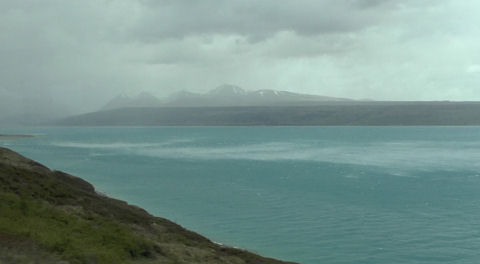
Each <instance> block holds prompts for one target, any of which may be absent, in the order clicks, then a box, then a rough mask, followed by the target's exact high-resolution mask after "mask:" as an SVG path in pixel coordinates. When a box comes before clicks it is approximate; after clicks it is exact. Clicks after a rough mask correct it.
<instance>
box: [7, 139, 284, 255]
mask: <svg viewBox="0 0 480 264" xmlns="http://www.w3.org/2000/svg"><path fill="white" fill-rule="evenodd" d="M33 261H36V262H33ZM0 263H2V264H3V263H239V264H240V263H272V264H275V263H285V262H281V261H277V260H273V259H268V258H263V257H261V256H258V255H255V254H252V253H249V252H246V251H243V250H238V249H233V248H228V247H222V246H219V245H217V244H214V243H212V242H211V241H209V240H208V239H207V238H205V237H202V236H200V235H198V234H196V233H194V232H191V231H188V230H186V229H184V228H182V227H181V226H179V225H177V224H175V223H173V222H170V221H168V220H166V219H163V218H159V217H154V216H152V215H150V214H148V213H147V212H146V211H145V210H143V209H140V208H138V207H135V206H131V205H128V204H127V203H125V202H123V201H119V200H115V199H112V198H108V197H105V196H101V195H99V194H97V193H96V192H95V190H94V188H93V186H92V185H90V184H89V183H87V182H86V181H84V180H82V179H80V178H77V177H74V176H71V175H68V174H65V173H62V172H59V171H50V170H49V169H48V168H46V167H45V166H43V165H41V164H39V163H37V162H34V161H32V160H29V159H27V158H25V157H22V156H20V155H19V154H17V153H15V152H13V151H11V150H8V149H5V148H0Z"/></svg>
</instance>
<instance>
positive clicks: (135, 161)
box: [0, 127, 480, 264]
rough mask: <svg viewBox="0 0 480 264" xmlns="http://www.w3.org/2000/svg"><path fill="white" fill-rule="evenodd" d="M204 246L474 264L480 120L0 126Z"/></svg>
mask: <svg viewBox="0 0 480 264" xmlns="http://www.w3.org/2000/svg"><path fill="white" fill-rule="evenodd" d="M6 132H11V133H27V134H28V133H31V134H36V135H38V136H37V137H35V138H28V139H19V140H11V141H0V145H1V146H6V147H9V148H11V149H13V150H16V151H18V152H20V153H22V154H24V155H27V156H28V157H31V158H32V159H35V160H38V161H40V162H42V163H44V164H46V165H47V166H49V167H51V168H55V169H59V170H63V171H66V172H69V173H72V174H75V175H78V176H81V177H83V178H85V179H86V180H88V181H90V182H92V183H93V184H94V185H95V186H96V187H97V190H98V191H100V192H104V193H106V194H108V195H110V196H113V197H116V198H119V199H123V200H127V201H129V202H130V203H133V204H137V205H139V206H141V207H144V208H146V209H147V210H148V211H150V212H151V213H153V214H155V215H160V216H163V217H166V218H169V219H171V220H174V221H175V222H177V223H179V224H181V225H183V226H185V227H187V228H189V229H192V230H195V231H197V232H199V233H201V234H204V235H206V236H208V237H209V238H211V239H212V240H214V241H216V242H219V243H223V244H227V245H232V246H237V247H241V248H246V249H249V250H252V251H255V252H257V253H260V254H263V255H266V256H271V257H275V258H280V259H284V260H291V261H297V262H301V263H306V264H309V263H311V264H316V263H382V264H383V263H480V253H479V249H480V128H479V127H133V128H131V127H130V128H123V127H114V128H34V129H10V130H6V129H3V130H0V134H1V133H6Z"/></svg>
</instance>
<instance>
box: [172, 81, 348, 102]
mask: <svg viewBox="0 0 480 264" xmlns="http://www.w3.org/2000/svg"><path fill="white" fill-rule="evenodd" d="M338 101H351V100H350V99H345V98H336V97H328V96H319V95H311V94H299V93H293V92H287V91H277V90H270V89H262V90H256V91H246V90H244V89H242V88H240V87H238V86H235V85H228V84H225V85H222V86H219V87H217V88H215V89H213V90H211V91H209V92H207V93H204V94H200V93H192V92H186V91H183V92H180V93H175V94H174V95H172V96H170V97H169V98H168V99H167V101H166V105H169V106H257V105H258V106H269V105H282V104H283V105H295V104H297V105H300V104H302V103H308V102H310V103H311V102H338Z"/></svg>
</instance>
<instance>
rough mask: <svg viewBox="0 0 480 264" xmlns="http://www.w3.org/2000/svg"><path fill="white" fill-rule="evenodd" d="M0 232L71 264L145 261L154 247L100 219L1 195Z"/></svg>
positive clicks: (121, 228) (9, 194)
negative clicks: (42, 248)
mask: <svg viewBox="0 0 480 264" xmlns="http://www.w3.org/2000/svg"><path fill="white" fill-rule="evenodd" d="M0 212H1V215H0V232H1V233H7V234H11V235H18V236H21V237H23V238H25V239H31V240H33V241H36V242H38V244H39V245H40V246H42V247H44V248H46V249H48V250H49V251H52V252H55V253H57V254H60V255H62V256H63V257H64V258H65V259H67V260H69V261H71V262H72V263H87V262H91V261H94V262H99V263H128V261H125V260H128V259H135V258H148V257H149V256H151V255H152V251H153V250H154V247H153V243H151V242H150V241H148V240H147V239H145V238H143V237H141V236H139V235H135V234H134V233H133V232H132V231H131V230H129V228H127V227H125V226H123V225H121V224H119V223H116V222H114V221H112V220H109V219H105V218H103V217H99V216H92V215H85V214H83V213H79V214H72V213H66V212H65V211H63V210H60V209H57V208H54V207H53V206H51V205H50V204H48V203H43V202H38V201H33V200H25V199H21V198H20V197H19V196H18V195H15V194H11V193H0Z"/></svg>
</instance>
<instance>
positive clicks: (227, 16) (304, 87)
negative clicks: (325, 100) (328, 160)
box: [0, 0, 480, 117]
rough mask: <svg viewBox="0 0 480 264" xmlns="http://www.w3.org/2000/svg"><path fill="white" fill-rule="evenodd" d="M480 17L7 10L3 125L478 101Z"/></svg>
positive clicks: (145, 6) (377, 1) (269, 4)
mask: <svg viewBox="0 0 480 264" xmlns="http://www.w3.org/2000/svg"><path fill="white" fill-rule="evenodd" d="M479 11H480V3H479V2H478V1H475V0H464V1H454V0H440V1H433V0H417V1H414V0H406V1H393V0H384V1H382V0H336V1H334V0H323V1H318V0H317V1H314V0H300V1H287V0H263V1H253V0H244V1H241V0H232V1H221V0H205V1H187V0H175V1H174V0H160V1H153V0H138V1H120V0H101V1H97V0H85V1H80V2H77V1H73V2H72V1H60V0H45V1H37V0H26V1H14V0H4V1H1V2H0V31H1V32H2V34H0V43H1V44H0V113H1V114H0V117H1V116H5V115H7V114H8V115H11V114H15V113H17V114H18V113H21V112H28V111H39V109H43V110H42V111H45V112H49V111H50V112H51V111H57V110H55V109H63V111H66V110H67V109H69V110H70V112H82V111H91V110H95V109H96V108H98V107H100V106H101V105H102V104H103V103H105V102H106V101H108V100H109V99H110V98H112V97H114V96H115V95H117V94H119V93H127V94H135V93H138V92H140V91H149V92H152V93H154V94H156V95H158V96H165V95H167V94H169V93H171V92H174V91H177V90H182V89H186V90H192V91H205V90H208V89H211V88H213V87H215V86H217V85H219V84H222V83H234V84H238V85H240V86H242V87H244V88H246V89H261V88H271V89H280V90H289V91H295V92H303V93H315V94H323V95H329V96H338V97H350V98H372V99H379V100H382V99H386V100H480V92H479V91H478V89H479V87H480V74H479V73H478V72H479V71H478V69H477V68H478V65H480V53H478V50H479V48H480V44H479V43H480V39H479V38H480V37H479V36H480V34H479V33H480V28H479V26H478V25H480V19H479V18H478V15H477V14H478V12H479ZM52 105H58V107H56V108H55V109H53V110H52V109H51V108H52V107H51V106H52ZM32 109H33V110H32Z"/></svg>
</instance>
